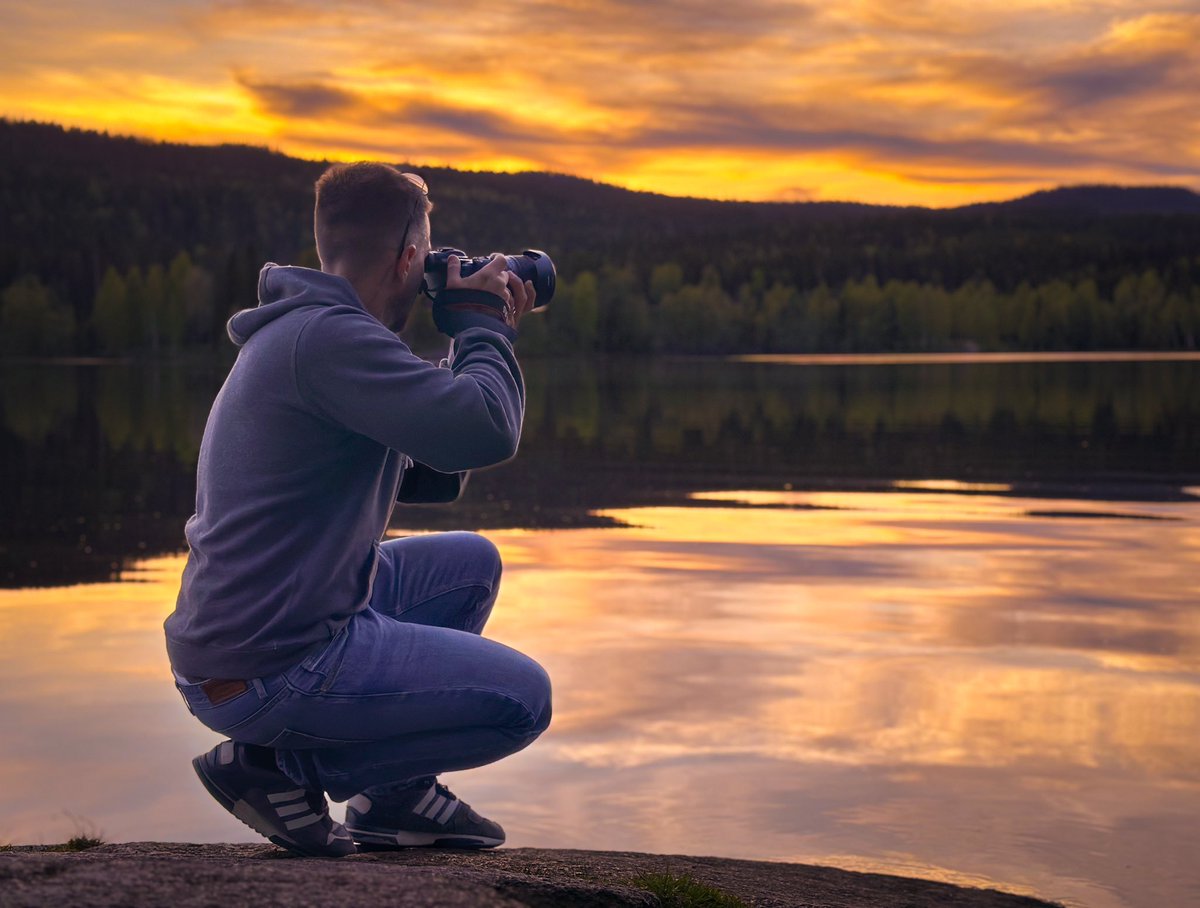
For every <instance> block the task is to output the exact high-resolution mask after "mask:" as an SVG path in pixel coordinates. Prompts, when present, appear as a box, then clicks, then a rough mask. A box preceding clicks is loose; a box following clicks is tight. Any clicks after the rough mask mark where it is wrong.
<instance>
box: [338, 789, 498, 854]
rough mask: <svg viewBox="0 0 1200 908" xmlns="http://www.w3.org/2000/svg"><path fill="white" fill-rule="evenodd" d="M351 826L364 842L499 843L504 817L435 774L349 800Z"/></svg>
mask: <svg viewBox="0 0 1200 908" xmlns="http://www.w3.org/2000/svg"><path fill="white" fill-rule="evenodd" d="M346 829H347V831H349V833H350V835H351V836H353V837H354V841H356V842H359V843H360V844H363V845H370V846H375V847H378V846H383V847H391V848H397V847H411V846H414V845H417V846H419V845H433V846H435V847H442V848H494V847H495V846H497V845H503V844H504V830H503V829H501V828H500V824H499V823H493V822H492V821H491V820H488V819H485V818H484V817H481V816H480V815H479V814H477V813H476V812H475V811H474V810H472V809H471V805H470V804H467V803H466V802H465V801H460V800H459V799H458V798H456V797H455V796H454V795H453V794H452V793H451V792H450V789H449V788H447V787H446V786H445V785H442V784H441V783H440V782H438V781H437V779H435V778H433V777H432V776H431V777H429V778H427V779H423V780H422V781H421V782H419V783H416V784H414V785H410V786H405V787H403V788H393V789H390V790H389V789H386V788H383V787H381V788H380V789H375V790H374V793H372V794H370V795H367V794H365V793H364V794H358V795H355V796H354V797H352V798H351V799H350V800H349V801H348V802H347V803H346Z"/></svg>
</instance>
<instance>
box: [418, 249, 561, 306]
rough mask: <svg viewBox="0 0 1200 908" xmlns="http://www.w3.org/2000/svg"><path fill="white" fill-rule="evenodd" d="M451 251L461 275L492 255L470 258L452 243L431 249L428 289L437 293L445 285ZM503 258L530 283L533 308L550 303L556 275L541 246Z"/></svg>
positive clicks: (469, 272)
mask: <svg viewBox="0 0 1200 908" xmlns="http://www.w3.org/2000/svg"><path fill="white" fill-rule="evenodd" d="M452 255H455V256H458V260H459V274H461V275H462V276H463V277H470V276H471V275H472V274H474V273H475V272H476V271H478V270H479V269H480V268H482V267H484V266H485V265H486V264H487V263H488V262H490V261H491V257H490V256H486V255H478V256H475V257H474V258H471V257H469V256H468V255H467V254H466V253H465V252H463V251H462V250H461V249H455V248H454V247H452V246H443V247H442V248H440V249H434V250H433V251H432V252H430V253H429V254H428V255H427V256H425V284H426V286H428V287H429V290H430V292H431V293H437V292H438V291H439V290H442V289H444V288H445V286H446V262H447V260H448V259H449V258H450V256H452ZM504 261H505V264H507V265H508V270H509V271H511V272H513V273H514V274H515V275H516V276H517V277H519V278H520V279H521V282H522V283H524V282H525V281H531V282H532V283H533V291H534V303H533V309H534V310H535V311H536V310H538V309H542V308H544V307H545V306H547V305H548V304H549V303H550V300H551V299H553V298H554V288H555V283H556V281H557V277H558V273H557V271H556V270H555V268H554V262H553V261H552V260H551V258H550V256H548V255H546V253H544V252H542V250H540V249H526V250H524V251H523V252H521V253H520V254H519V255H506V256H505V257H504Z"/></svg>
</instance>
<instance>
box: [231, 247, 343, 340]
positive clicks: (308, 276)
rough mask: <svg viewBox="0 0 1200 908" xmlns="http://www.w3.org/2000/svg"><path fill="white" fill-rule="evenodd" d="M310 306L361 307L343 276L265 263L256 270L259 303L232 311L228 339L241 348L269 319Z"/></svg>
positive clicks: (273, 319)
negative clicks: (250, 307)
mask: <svg viewBox="0 0 1200 908" xmlns="http://www.w3.org/2000/svg"><path fill="white" fill-rule="evenodd" d="M310 306H353V307H354V308H356V309H363V304H362V302H361V301H360V300H359V298H358V294H357V293H355V291H354V287H353V286H351V284H350V282H349V281H348V280H346V279H345V278H344V277H338V276H337V275H336V274H326V273H325V272H324V271H317V270H315V269H313V268H299V267H297V266H295V265H276V264H275V263H274V262H267V264H265V265H263V268H262V271H260V272H259V273H258V305H257V306H255V307H254V308H253V309H243V310H241V311H240V312H237V313H235V314H234V315H233V317H232V318H230V319H229V321H228V322H227V323H226V325H225V330H226V331H228V332H229V339H230V340H232V341H233V342H234V343H235V344H237V345H238V346H239V347H240V346H242V345H243V344H244V343H246V341H248V340H249V339H250V335H252V334H253V333H254V332H255V331H257V330H258V329H259V328H261V327H262V326H263V325H265V324H267V323H268V322H273V321H275V319H277V318H279V317H280V316H282V315H287V314H288V313H289V312H291V311H293V310H295V309H304V308H307V307H310ZM364 311H365V310H364Z"/></svg>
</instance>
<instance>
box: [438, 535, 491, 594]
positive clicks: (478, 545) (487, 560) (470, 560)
mask: <svg viewBox="0 0 1200 908" xmlns="http://www.w3.org/2000/svg"><path fill="white" fill-rule="evenodd" d="M449 535H452V536H453V537H454V548H455V555H456V557H458V558H461V559H462V563H463V564H469V565H471V566H472V567H475V568H477V569H478V572H479V574H480V576H482V577H487V578H490V581H491V583H490V585H491V588H492V590H493V591H495V589H496V587H498V586H499V585H500V574H501V571H502V568H503V565H502V564H501V562H500V550H499V549H498V548H496V544H495V543H494V542H492V540H490V539H488V538H487V537H486V536H481V535H479V534H478V533H468V532H465V531H458V532H454V533H451V534H449Z"/></svg>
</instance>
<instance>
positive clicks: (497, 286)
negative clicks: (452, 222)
mask: <svg viewBox="0 0 1200 908" xmlns="http://www.w3.org/2000/svg"><path fill="white" fill-rule="evenodd" d="M461 267H462V266H461V264H460V262H459V260H458V256H456V255H452V256H450V257H449V258H448V259H446V289H447V290H482V291H483V292H484V293H490V294H492V295H493V296H498V297H500V299H502V300H503V301H504V314H503V316H501V315H500V313H499V312H491V311H489V310H488V309H487V307H486V306H478V307H477V306H474V305H472V304H470V303H456V304H452V305H450V306H448V307H447V308H450V309H458V308H460V307H466V308H470V309H479V311H488V312H489V314H491V315H494V316H496V317H497V318H500V317H502V318H503V320H504V323H505V324H506V325H508V326H509V327H510V328H516V327H517V325H518V324H519V323H520V321H521V316H523V315H524V314H525V313H526V312H528V311H529V310H530V309H532V308H533V304H534V301H535V299H536V298H537V294H536V293H535V292H534V289H533V281H525V283H524V284H522V283H521V279H520V278H519V277H517V276H516V275H515V274H513V273H512V272H511V271H509V270H508V263H507V262H506V261H505V260H504V256H503V255H501V254H500V253H499V252H493V253H492V260H491V261H490V262H488V263H487V264H486V265H484V266H483V267H482V268H480V269H479V270H478V271H476V272H475V273H474V274H472V275H470V276H469V277H463V276H462V274H461V271H460V269H461Z"/></svg>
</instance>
